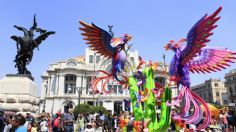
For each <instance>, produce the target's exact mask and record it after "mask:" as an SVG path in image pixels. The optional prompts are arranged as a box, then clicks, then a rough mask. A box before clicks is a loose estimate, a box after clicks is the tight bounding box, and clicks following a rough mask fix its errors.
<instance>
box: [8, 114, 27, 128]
mask: <svg viewBox="0 0 236 132" xmlns="http://www.w3.org/2000/svg"><path fill="white" fill-rule="evenodd" d="M25 122H26V120H25V118H24V117H23V116H22V115H21V114H19V115H16V116H15V117H14V118H13V122H12V126H14V127H15V128H16V129H15V132H27V128H26V127H25V126H24V124H25Z"/></svg>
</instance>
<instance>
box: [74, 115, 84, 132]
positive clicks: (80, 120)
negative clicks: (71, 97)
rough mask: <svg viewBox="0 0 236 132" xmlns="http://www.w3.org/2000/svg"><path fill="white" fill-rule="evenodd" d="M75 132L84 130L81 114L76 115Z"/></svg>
mask: <svg viewBox="0 0 236 132" xmlns="http://www.w3.org/2000/svg"><path fill="white" fill-rule="evenodd" d="M76 122H77V123H76V124H77V132H83V131H84V128H85V118H84V116H83V114H78V118H77V121H76Z"/></svg>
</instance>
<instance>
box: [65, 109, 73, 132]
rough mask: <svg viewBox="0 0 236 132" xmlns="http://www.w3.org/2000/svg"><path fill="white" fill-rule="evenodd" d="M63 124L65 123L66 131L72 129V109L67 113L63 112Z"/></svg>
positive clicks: (71, 130) (70, 131)
mask: <svg viewBox="0 0 236 132" xmlns="http://www.w3.org/2000/svg"><path fill="white" fill-rule="evenodd" d="M64 124H65V129H66V132H73V131H74V115H73V109H69V110H68V112H67V113H64Z"/></svg>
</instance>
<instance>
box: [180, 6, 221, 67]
mask: <svg viewBox="0 0 236 132" xmlns="http://www.w3.org/2000/svg"><path fill="white" fill-rule="evenodd" d="M221 9H222V7H219V8H218V9H217V10H216V11H215V12H214V13H213V14H211V15H210V16H208V15H207V14H206V15H205V16H204V17H202V18H201V19H200V20H199V21H198V22H197V23H196V24H195V25H194V26H193V27H192V28H191V30H190V31H189V32H188V34H187V39H186V41H187V45H186V47H185V48H184V49H183V51H182V52H181V55H180V58H181V63H182V64H183V65H184V64H186V63H187V62H189V61H191V60H192V59H193V58H194V57H196V56H197V55H198V53H199V52H201V49H202V48H203V47H205V46H206V43H207V42H209V41H210V40H209V39H208V37H209V36H211V35H213V33H212V32H211V31H212V30H213V29H214V28H216V27H217V25H215V23H216V22H217V21H218V20H219V19H220V17H218V16H217V15H218V14H219V12H220V11H221Z"/></svg>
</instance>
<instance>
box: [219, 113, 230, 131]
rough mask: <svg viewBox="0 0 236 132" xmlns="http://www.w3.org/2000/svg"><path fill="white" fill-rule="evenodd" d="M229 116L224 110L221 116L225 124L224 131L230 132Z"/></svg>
mask: <svg viewBox="0 0 236 132" xmlns="http://www.w3.org/2000/svg"><path fill="white" fill-rule="evenodd" d="M227 117H228V114H227V113H226V112H225V111H224V112H223V114H222V115H221V117H220V119H221V122H222V125H223V131H224V132H228V131H229V129H228V126H229V125H228V120H227Z"/></svg>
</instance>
